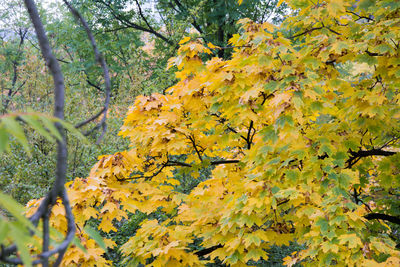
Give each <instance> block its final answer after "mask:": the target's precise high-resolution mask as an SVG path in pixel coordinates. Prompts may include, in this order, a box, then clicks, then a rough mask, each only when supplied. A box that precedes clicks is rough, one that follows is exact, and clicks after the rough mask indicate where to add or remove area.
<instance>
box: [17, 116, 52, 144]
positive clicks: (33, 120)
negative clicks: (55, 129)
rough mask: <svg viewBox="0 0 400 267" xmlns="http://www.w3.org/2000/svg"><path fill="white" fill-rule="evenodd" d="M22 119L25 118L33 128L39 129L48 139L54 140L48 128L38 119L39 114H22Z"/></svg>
mask: <svg viewBox="0 0 400 267" xmlns="http://www.w3.org/2000/svg"><path fill="white" fill-rule="evenodd" d="M20 117H21V119H23V120H24V121H25V122H26V123H27V124H29V125H30V126H31V127H32V128H33V129H35V130H36V131H38V132H39V133H40V134H41V135H43V136H44V137H45V138H46V139H47V140H49V141H51V142H53V141H54V138H53V137H52V136H51V135H50V134H49V132H48V131H46V129H44V128H43V126H42V125H41V124H40V123H39V121H38V116H35V115H21V116H20Z"/></svg>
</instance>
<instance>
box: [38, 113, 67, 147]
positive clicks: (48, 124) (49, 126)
mask: <svg viewBox="0 0 400 267" xmlns="http://www.w3.org/2000/svg"><path fill="white" fill-rule="evenodd" d="M39 118H40V120H41V121H42V122H43V124H44V125H45V126H46V128H47V129H48V130H49V131H50V133H51V134H52V135H53V136H55V137H56V138H57V140H59V141H61V140H62V137H61V134H60V132H59V131H58V129H57V128H56V126H55V125H54V122H53V121H51V120H50V119H49V118H46V117H44V116H40V117H39Z"/></svg>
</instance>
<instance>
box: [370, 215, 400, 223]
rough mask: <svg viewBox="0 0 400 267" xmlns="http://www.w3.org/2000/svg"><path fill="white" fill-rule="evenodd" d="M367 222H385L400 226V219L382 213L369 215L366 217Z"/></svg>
mask: <svg viewBox="0 0 400 267" xmlns="http://www.w3.org/2000/svg"><path fill="white" fill-rule="evenodd" d="M364 218H366V219H367V220H384V221H388V222H391V223H394V224H398V225H400V218H399V217H395V216H391V215H386V214H382V213H369V214H367V215H365V216H364Z"/></svg>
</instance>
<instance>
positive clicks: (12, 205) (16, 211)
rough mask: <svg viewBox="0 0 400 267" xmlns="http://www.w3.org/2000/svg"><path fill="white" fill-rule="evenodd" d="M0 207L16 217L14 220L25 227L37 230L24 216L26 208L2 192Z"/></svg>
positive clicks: (0, 194)
mask: <svg viewBox="0 0 400 267" xmlns="http://www.w3.org/2000/svg"><path fill="white" fill-rule="evenodd" d="M0 206H1V207H3V208H4V209H6V210H7V211H8V212H9V213H11V215H12V216H14V218H15V219H16V220H17V221H18V222H20V223H21V224H22V225H23V226H25V227H27V228H29V229H31V230H35V227H34V226H33V224H32V223H31V222H30V221H29V220H28V219H27V218H26V217H25V216H23V215H22V214H24V207H23V206H21V204H19V203H18V202H17V201H15V200H14V199H13V198H12V197H10V196H8V195H6V194H3V193H1V192H0Z"/></svg>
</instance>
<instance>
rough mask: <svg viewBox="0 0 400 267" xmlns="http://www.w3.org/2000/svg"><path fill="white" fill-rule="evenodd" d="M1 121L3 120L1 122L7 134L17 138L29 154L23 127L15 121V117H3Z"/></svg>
mask: <svg viewBox="0 0 400 267" xmlns="http://www.w3.org/2000/svg"><path fill="white" fill-rule="evenodd" d="M2 121H3V124H4V126H5V128H6V130H7V132H8V133H9V134H11V135H13V136H14V137H15V138H16V139H17V141H18V142H19V143H20V144H21V145H22V146H23V148H24V149H25V151H27V152H28V154H29V155H30V150H29V145H28V139H26V136H25V133H24V129H23V128H22V127H21V125H19V123H18V122H17V121H16V118H15V117H3V118H2Z"/></svg>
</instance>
